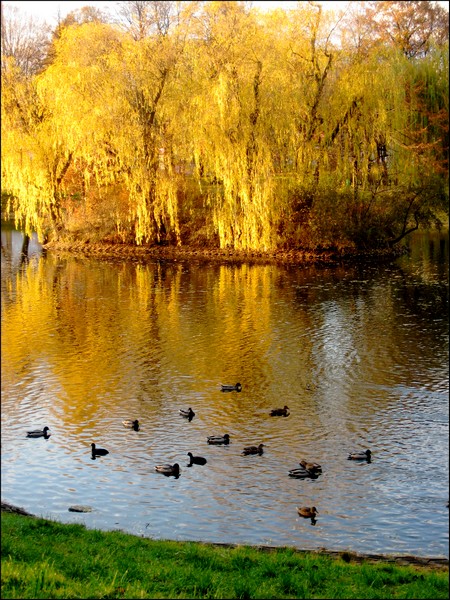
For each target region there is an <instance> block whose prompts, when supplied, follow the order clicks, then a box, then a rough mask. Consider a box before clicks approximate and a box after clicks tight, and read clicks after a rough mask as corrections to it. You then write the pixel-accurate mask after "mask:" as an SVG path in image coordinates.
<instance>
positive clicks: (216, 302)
mask: <svg viewBox="0 0 450 600" xmlns="http://www.w3.org/2000/svg"><path fill="white" fill-rule="evenodd" d="M426 271H427V275H426V278H425V281H422V280H421V281H420V285H421V286H423V287H421V288H418V287H417V285H415V287H414V289H415V290H416V292H413V291H412V289H411V283H410V282H411V279H412V278H413V277H414V278H417V274H416V272H414V273H411V272H408V271H407V269H406V267H402V268H399V267H398V266H395V265H389V266H386V267H383V268H378V267H372V268H367V269H362V268H358V267H353V268H350V267H347V268H345V269H343V268H342V269H341V268H336V269H327V268H322V269H299V268H282V267H275V266H261V265H258V266H252V265H242V266H230V265H220V264H218V265H200V264H195V263H190V264H188V263H163V262H156V263H149V264H139V263H137V264H134V263H108V262H99V261H95V260H87V259H79V258H73V257H64V256H59V257H58V256H54V255H51V254H50V255H48V256H47V257H46V258H45V260H44V259H42V260H33V261H30V262H29V263H28V264H25V265H22V267H21V268H20V269H17V270H16V271H12V272H11V273H10V274H9V275H8V276H6V275H2V425H3V423H5V424H6V427H4V428H3V427H2V429H4V440H5V442H3V443H4V445H5V449H6V455H7V457H8V461H9V462H6V465H5V466H6V481H7V482H8V483H7V485H6V489H7V490H9V492H10V493H13V490H14V489H20V490H21V491H20V493H21V494H25V495H26V494H27V492H26V489H25V487H24V488H23V489H22V488H21V484H20V476H19V475H18V474H17V472H16V471H17V468H18V466H17V465H19V463H20V458H19V456H18V453H19V454H20V452H22V450H23V449H24V448H25V446H23V444H24V443H25V442H24V441H23V440H21V439H19V440H15V439H14V438H15V436H16V434H17V435H18V434H19V432H21V431H22V430H26V429H27V428H29V427H32V426H33V427H34V426H36V427H37V426H43V425H45V424H47V425H48V426H50V428H51V430H52V437H51V438H50V440H49V444H47V446H38V445H36V444H35V445H34V446H32V447H31V446H29V445H28V446H27V447H26V448H27V451H30V450H31V453H30V455H29V456H27V460H29V461H30V466H29V468H30V469H34V471H33V473H34V474H35V476H36V477H37V478H39V481H40V482H41V485H42V486H44V485H45V484H46V480H47V477H48V476H49V474H48V473H47V471H46V466H45V460H44V457H45V456H47V454H48V453H51V452H52V450H53V451H55V452H61V453H63V457H62V458H61V461H62V462H61V469H62V474H63V475H62V478H61V480H63V481H65V480H66V479H68V481H70V490H69V489H68V487H67V484H65V483H60V482H59V483H58V484H57V485H58V486H60V487H59V488H58V490H57V491H56V490H55V497H59V496H60V497H65V495H67V494H68V493H69V492H70V494H74V493H75V492H74V490H76V491H77V493H82V492H81V489H82V488H83V489H84V488H86V489H87V490H89V489H91V486H92V485H93V481H92V479H91V476H90V474H91V471H92V469H95V471H99V472H101V473H102V485H103V486H104V488H105V489H106V490H109V489H110V488H111V489H114V490H115V491H114V498H115V500H114V501H115V502H117V503H118V505H119V506H127V503H128V502H133V503H134V504H135V509H134V510H135V512H136V513H137V514H139V511H141V510H142V506H143V505H145V502H146V498H147V497H148V495H149V494H150V497H152V498H153V499H154V500H153V501H154V503H155V505H156V506H157V507H158V510H163V511H165V512H167V515H168V519H169V520H170V518H172V517H171V510H172V509H171V506H172V503H173V505H174V506H176V503H177V502H179V501H182V500H181V499H180V497H178V496H173V494H175V493H176V491H177V490H178V492H180V493H181V492H183V493H184V494H186V495H187V497H189V498H190V501H191V502H192V503H193V504H194V505H195V506H196V507H197V508H196V510H197V509H198V508H199V509H200V511H201V512H203V513H204V515H202V516H198V515H197V516H196V518H198V519H200V521H202V519H204V520H206V519H207V517H208V515H209V517H210V520H213V519H214V518H216V517H217V515H214V514H213V511H214V509H212V508H209V507H220V511H221V518H224V519H225V521H224V523H223V528H224V529H225V530H228V531H229V532H230V535H238V533H237V531H238V530H239V527H242V528H244V530H245V528H249V533H248V535H249V536H250V537H251V538H252V539H253V538H254V537H255V536H257V535H258V534H257V533H256V531H257V530H258V527H256V526H255V530H254V531H253V529H252V527H253V525H252V524H251V523H252V518H251V517H250V514H246V512H245V511H246V510H248V511H250V512H251V510H252V508H251V505H252V502H253V501H254V496H253V494H256V497H257V498H258V500H257V501H256V504H257V505H258V506H259V510H260V511H261V512H260V513H258V516H257V518H256V521H255V522H257V521H258V520H261V521H262V522H265V520H266V517H267V513H270V514H271V516H270V518H269V522H268V523H267V525H266V527H267V528H268V529H267V532H266V534H265V535H266V537H267V536H269V537H270V536H272V537H273V536H275V537H277V536H279V537H278V539H279V540H281V542H285V541H286V540H287V539H291V537H290V536H292V535H293V534H292V525H291V521H290V519H291V517H289V516H288V515H289V511H290V506H291V503H292V504H294V503H296V502H297V499H298V496H299V494H300V495H302V502H303V503H304V504H306V505H307V504H308V503H312V504H314V505H316V506H317V507H318V508H319V511H320V514H321V520H322V523H323V522H324V520H325V522H327V521H326V520H327V519H328V523H329V524H330V528H329V529H328V531H325V530H324V529H323V526H322V524H321V521H320V520H318V523H317V525H316V527H315V528H314V530H315V533H314V534H310V535H311V536H313V537H312V538H311V539H310V538H307V539H306V540H305V542H304V543H310V544H312V545H315V544H319V545H320V543H323V542H324V539H325V540H326V541H329V542H330V540H334V539H335V535H336V533H337V532H338V531H339V527H340V525H339V522H340V519H343V518H344V517H345V515H346V510H347V508H346V507H347V504H348V498H349V494H354V495H356V496H357V497H358V498H364V499H366V500H367V503H368V505H369V508H370V507H372V508H373V511H374V512H373V514H374V515H375V514H377V510H376V507H377V506H378V505H379V503H380V502H381V503H383V502H387V503H388V504H389V503H392V501H393V499H392V497H390V498H389V497H388V496H386V498H385V497H384V495H385V494H386V495H387V494H388V493H389V494H392V495H393V497H394V500H395V501H398V502H399V505H400V498H401V497H402V495H403V493H404V490H405V487H406V488H407V486H412V490H413V491H412V493H411V494H410V495H411V496H414V495H417V494H418V493H419V491H418V490H419V489H421V488H416V487H415V483H414V481H415V480H417V468H418V466H419V465H420V464H421V458H420V457H421V455H422V453H423V452H424V451H426V452H427V454H430V452H431V454H435V455H436V456H437V457H439V454H440V453H442V451H443V449H444V452H446V454H447V456H448V447H446V442H445V440H446V439H447V438H448V405H447V404H445V405H444V404H443V397H444V396H445V395H446V394H447V393H448V365H447V350H448V340H446V332H447V325H448V320H447V316H446V313H445V314H444V312H442V311H441V312H439V307H440V306H441V305H440V304H439V302H440V300H439V298H440V296H439V294H441V295H442V289H441V287H442V281H441V279H438V280H437V279H436V273H435V275H434V278H433V274H432V269H431V267H430V266H429V265H428V263H427V270H426ZM405 282H406V283H405ZM430 282H431V283H430ZM444 285H445V282H444ZM439 286H441V287H439ZM417 289H420V295H419V296H417ZM447 294H448V281H447ZM238 381H240V382H241V383H242V384H243V390H242V392H241V393H236V392H233V393H222V392H221V391H220V384H221V383H225V384H234V383H236V382H238ZM285 404H286V405H288V406H289V408H290V412H291V414H290V416H289V417H288V418H284V417H276V418H273V417H270V416H269V412H270V409H272V408H276V407H282V406H283V405H285ZM189 406H191V407H192V408H193V409H194V411H195V412H196V416H195V418H194V419H193V420H192V422H190V423H187V422H186V421H185V420H184V419H182V418H181V417H179V414H178V410H179V409H180V408H188V407H189ZM446 411H447V412H446ZM128 418H132V419H134V418H138V419H139V420H140V422H141V429H140V431H139V432H134V431H128V430H125V429H124V428H123V426H122V425H121V422H122V420H123V419H128ZM445 424H447V437H446V431H445ZM432 431H434V432H437V433H435V435H434V439H433V434H432ZM224 433H229V434H230V435H231V438H232V443H231V444H230V446H229V447H224V448H222V447H218V448H214V447H209V446H208V445H207V444H206V436H207V435H222V434H224ZM92 441H95V442H96V443H98V444H99V445H101V446H104V447H105V446H106V447H107V448H108V449H109V450H110V455H109V456H108V457H104V459H103V458H101V459H98V460H96V461H95V462H92V461H90V460H89V446H90V443H91V442H92ZM260 442H263V443H264V444H266V445H267V447H266V449H265V451H264V455H263V456H261V457H259V456H257V457H241V456H240V453H241V451H242V448H243V447H244V446H246V445H253V444H258V443H260ZM366 447H370V448H371V449H372V451H373V452H374V457H375V458H374V461H373V464H371V465H370V468H369V469H367V468H366V466H367V465H362V466H361V465H358V466H355V465H351V466H349V465H348V464H347V462H346V456H347V452H349V451H353V450H358V449H365V448H366ZM86 449H87V452H86ZM187 451H192V452H193V453H194V454H200V455H202V456H207V458H208V465H207V466H205V467H199V468H192V469H186V468H185V467H184V465H185V463H184V461H186V462H187V460H188V459H187V455H186V453H187ZM9 452H11V455H12V456H14V458H12V457H10V456H9ZM41 452H45V454H43V455H41V454H40V453H41ZM34 453H35V454H34ZM301 458H306V459H308V460H313V461H317V462H319V463H321V464H322V466H323V468H324V474H323V476H321V477H320V478H318V480H317V481H308V482H299V481H293V480H291V479H289V478H288V477H287V471H288V469H291V468H294V467H295V466H297V463H298V461H299V460H300V459H301ZM439 460H441V458H439ZM33 461H36V463H34V462H33ZM175 461H181V463H180V464H182V475H181V477H180V479H179V480H177V481H176V485H177V486H178V487H177V488H174V487H173V486H174V485H175V482H166V481H165V480H166V478H164V477H163V479H164V481H162V480H161V477H157V478H155V476H154V473H153V472H152V469H153V465H154V464H157V463H159V462H175ZM447 462H448V461H447ZM31 465H33V466H31ZM71 465H76V468H77V469H78V471H79V472H78V473H77V478H76V479H75V481H74V480H73V473H72V467H71ZM382 465H384V467H382ZM183 467H184V469H183ZM199 469H200V470H199ZM201 469H204V470H203V471H202V470H201ZM255 469H256V473H257V476H256V477H255ZM386 469H389V470H390V469H398V472H396V473H395V475H394V476H393V477H392V478H391V476H390V475H389V477H388V478H387V474H386ZM445 469H446V470H445ZM25 471H26V469H25ZM442 471H443V479H444V480H445V477H447V478H448V466H447V467H446V468H445V466H444V463H443V464H442ZM343 473H345V476H344V477H343V476H342V475H343ZM123 477H125V480H124V479H123ZM243 477H244V480H243V479H242V478H243ZM138 478H141V480H142V481H143V482H145V484H143V487H144V488H145V496H143V497H141V495H140V494H141V491H140V487H141V483H142V481H141V482H140V481H139V479H138ZM13 479H14V480H15V484H14V485H13V484H12V483H11V484H10V483H9V482H10V481H11V482H12V481H13ZM77 481H78V483H77ZM81 481H82V482H83V485H81V483H80V482H81ZM94 481H95V480H94ZM392 481H394V484H392ZM189 482H191V483H189ZM422 484H423V482H422V481H421V482H420V485H422ZM194 486H198V487H194ZM224 486H225V487H224ZM38 487H39V485H38ZM441 487H442V480H441V481H439V482H438V481H433V480H432V479H430V480H427V481H426V485H425V487H424V489H426V490H428V492H427V493H428V494H430V493H431V494H432V493H433V491H434V493H435V495H436V497H437V496H439V494H442V493H443V492H442V489H441ZM224 489H226V492H224ZM130 490H133V491H130ZM111 493H112V492H111ZM129 494H131V496H129ZM377 494H379V497H378V498H377V497H376V496H377ZM19 495H20V494H19ZM37 497H39V493H38V495H37ZM30 502H32V500H31V499H30ZM55 502H56V500H55ZM143 503H144V504H143ZM208 503H209V504H208ZM278 503H280V505H281V507H282V510H281V513H284V512H286V513H287V514H278V511H277V515H276V517H274V516H273V515H272V513H271V511H272V510H273V505H274V504H278ZM319 504H320V506H319ZM230 507H233V510H234V511H238V512H239V511H243V512H242V514H241V513H240V512H239V514H240V516H239V518H237V517H236V514H229V513H228V512H227V510H228V509H230ZM174 510H175V509H174ZM217 510H219V509H218V508H217ZM354 510H356V513H357V515H356V516H357V518H358V519H364V518H366V516H365V514H364V513H361V512H358V508H355V509H354ZM394 512H395V519H396V520H397V521H398V522H399V526H398V527H399V529H398V531H399V532H401V526H402V523H403V521H407V520H408V515H407V511H406V510H405V512H404V513H402V509H401V508H400V506H399V508H398V513H397V512H396V511H394ZM294 513H295V507H294ZM123 518H125V517H123ZM292 518H294V519H295V516H294V517H292ZM374 518H375V517H374ZM155 519H156V517H155ZM241 519H242V521H241ZM202 523H203V528H204V531H205V536H206V537H208V535H213V533H211V531H214V528H212V529H210V528H211V527H212V526H211V525H210V524H208V522H206V521H205V522H203V521H202ZM403 524H404V523H403ZM332 525H333V526H334V527H335V528H336V529H335V530H333V528H332ZM124 526H125V527H126V526H127V525H126V523H125V524H124ZM159 526H160V525H159ZM377 526H379V524H378V523H377V522H371V523H369V524H366V527H367V528H368V529H367V531H371V528H372V527H373V530H374V531H377ZM392 526H393V525H392V523H389V527H386V533H385V537H387V538H389V535H391V534H390V533H389V532H388V529H389V528H392ZM162 527H163V529H162V531H163V533H164V532H165V533H166V534H167V530H165V529H164V526H162ZM183 527H189V526H188V525H183ZM345 527H346V528H348V531H347V532H344V533H343V534H342V537H343V539H346V540H352V539H353V538H354V536H356V535H357V531H358V529H360V526H359V525H358V526H356V525H353V527H354V529H352V523H351V522H350V523H348V524H347V525H345ZM271 528H273V530H272V529H271ZM262 529H263V530H264V526H262ZM310 529H311V528H310ZM302 531H303V530H302ZM332 531H334V537H333V533H332ZM288 532H290V533H288ZM341 533H342V532H341ZM396 535H397V534H396ZM398 535H399V536H401V533H398ZM430 535H432V534H431V533H430ZM317 536H319V537H320V536H322V538H321V539H318V537H317ZM323 536H325V538H323ZM327 536H331V537H330V538H327ZM435 537H436V536H435ZM437 539H439V536H437ZM281 542H280V543H281ZM372 542H373V540H372ZM372 542H370V543H372ZM330 543H331V542H330ZM367 543H369V542H367ZM383 543H384V542H383ZM409 550H411V548H409Z"/></svg>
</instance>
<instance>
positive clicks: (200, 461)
mask: <svg viewBox="0 0 450 600" xmlns="http://www.w3.org/2000/svg"><path fill="white" fill-rule="evenodd" d="M187 454H188V456H189V459H190V461H191V462H190V463H189V464H188V467H191V466H192V465H206V463H207V462H208V461H207V460H206V458H203V456H194V455H193V454H192V452H188V453H187Z"/></svg>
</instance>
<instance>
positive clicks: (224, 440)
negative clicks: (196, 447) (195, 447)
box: [206, 433, 230, 444]
mask: <svg viewBox="0 0 450 600" xmlns="http://www.w3.org/2000/svg"><path fill="white" fill-rule="evenodd" d="M206 441H207V442H208V444H229V443H230V436H229V435H228V433H225V434H224V435H209V436H208V437H207V438H206Z"/></svg>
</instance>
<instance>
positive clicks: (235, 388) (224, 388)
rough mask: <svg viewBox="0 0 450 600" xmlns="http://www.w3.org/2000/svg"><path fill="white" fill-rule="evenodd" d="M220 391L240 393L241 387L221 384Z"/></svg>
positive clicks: (237, 384)
mask: <svg viewBox="0 0 450 600" xmlns="http://www.w3.org/2000/svg"><path fill="white" fill-rule="evenodd" d="M221 391H222V392H241V391H242V385H241V384H240V383H236V384H235V385H224V384H223V383H222V384H221Z"/></svg>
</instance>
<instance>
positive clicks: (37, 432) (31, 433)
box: [27, 427, 50, 438]
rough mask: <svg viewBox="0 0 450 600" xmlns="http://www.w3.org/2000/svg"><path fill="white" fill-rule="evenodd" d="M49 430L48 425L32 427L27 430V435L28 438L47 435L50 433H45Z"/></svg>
mask: <svg viewBox="0 0 450 600" xmlns="http://www.w3.org/2000/svg"><path fill="white" fill-rule="evenodd" d="M48 431H50V427H44V429H34V430H33V431H27V437H29V438H38V437H45V438H47V437H49V436H50V434H49V433H47V432H48Z"/></svg>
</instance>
